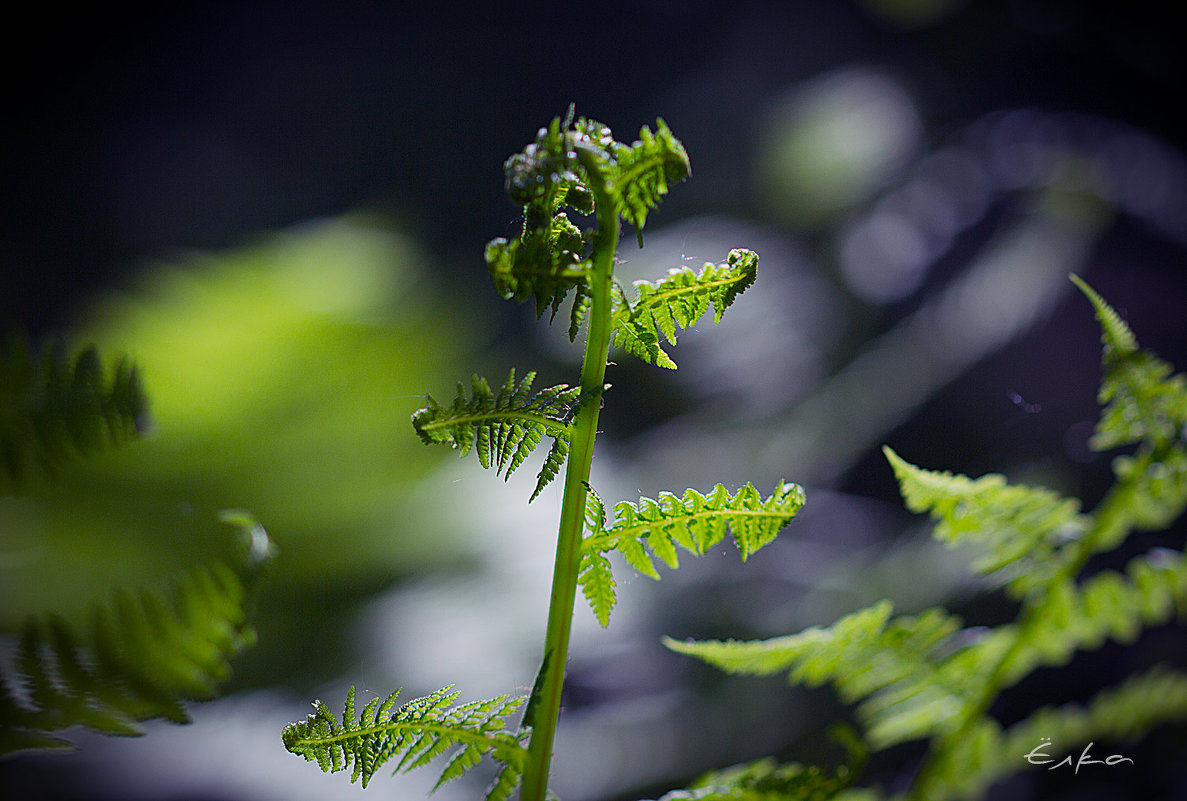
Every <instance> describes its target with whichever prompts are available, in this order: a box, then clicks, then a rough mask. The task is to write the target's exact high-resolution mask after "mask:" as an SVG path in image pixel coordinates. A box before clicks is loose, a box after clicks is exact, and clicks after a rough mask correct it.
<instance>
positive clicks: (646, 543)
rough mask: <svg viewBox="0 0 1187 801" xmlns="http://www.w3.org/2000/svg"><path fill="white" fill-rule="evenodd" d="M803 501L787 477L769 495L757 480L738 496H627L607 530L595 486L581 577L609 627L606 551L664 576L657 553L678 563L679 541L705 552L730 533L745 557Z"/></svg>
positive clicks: (720, 492)
mask: <svg viewBox="0 0 1187 801" xmlns="http://www.w3.org/2000/svg"><path fill="white" fill-rule="evenodd" d="M803 505H804V491H803V489H802V488H801V487H800V486H799V485H797V484H790V483H784V482H780V483H779V485H778V486H776V487H775V491H774V492H773V493H772V494H771V495H770V496H769V497H767V498H763V497H762V495H761V494H760V493H759V491H758V490H756V489H755V488H754V486H753V485H752V484H746V485H745V486H743V487H742V488H740V489H739V490H738V491H737V492H735V493H733V494H731V493H730V492H729V490H727V489H726V488H725V486H724V485H722V484H718V485H717V486H716V487H714V488H713V490H712V491H711V492H710V493H709V494H708V495H702V494H701V493H699V492H697V491H696V490H692V489H688V490H685V491H684V495H683V496H680V497H678V496H676V495H674V494H672V493H670V492H661V493H660V494H659V498H658V499H657V500H653V499H651V498H640V499H639V502H638V503H631V502H629V501H620V502H619V503H617V504H615V506H614V522H613V523H612V524H611V525H610V526H609V527H607V526H606V510H605V506H604V504H603V502H602V500H601V498H599V497H598V495H597V493H595V492H594V491H593V490H592V489H590V490H589V491H588V493H587V496H586V524H587V527H588V529H589V534H587V535H586V537H585V539H584V541H583V543H582V554H581V571H580V574H579V577H578V581H579V583H580V585H581V587H582V591H583V592H584V594H585V597H586V599H587V600H588V601H589V603H590V606H591V608H592V609H593V611H594V614H596V615H597V618H598V621H599V622H600V623H601V624H602V625H603V626H605V625H607V624H608V623H609V620H610V611H611V610H612V609H613V608H614V604H615V600H616V598H615V594H614V586H615V584H614V577H613V575H612V574H611V569H610V562H609V560H607V559H606V557H605V556H604V555H603V554H605V553H606V552H609V551H618V552H619V553H621V554H622V556H623V557H624V558H625V559H626V561H627V562H628V563H629V564H630V565H631V567H633V568H635V569H636V570H638V571H639V572H640V573H644V574H645V575H648V576H650V577H651V578H654V579H658V578H659V573H658V572H657V571H656V569H655V563H654V561H653V560H652V555H654V556H656V557H658V558H659V559H661V560H662V561H663V562H664V563H665V564H667V565H668V567H671V568H676V567H678V566H679V559H678V557H677V551H676V548H677V546H679V547H681V548H684V549H685V550H687V551H689V552H690V553H692V554H694V555H696V556H701V555H703V554H704V553H705V552H706V551H708V550H709V549H710V548H712V547H713V546H714V545H716V544H717V543H719V542H721V540H722V539H723V538H724V537H725V535H726V532H727V530H728V532H729V533H730V534H731V535H732V536H733V539H734V542H735V543H736V544H737V546H738V550H739V551H741V552H742V559H743V560H745V559H746V558H748V557H749V556H750V555H751V554H752V553H754V552H755V551H757V550H758V549H759V548H761V547H763V546H764V545H766V544H767V543H768V542H770V541H771V540H773V539H774V538H775V536H776V535H777V534H778V533H779V529H781V528H783V526H785V525H787V524H788V523H789V522H791V519H792V518H793V517H795V515H796V513H797V512H799V510H800V509H801V508H802V507H803ZM648 550H650V552H651V554H648Z"/></svg>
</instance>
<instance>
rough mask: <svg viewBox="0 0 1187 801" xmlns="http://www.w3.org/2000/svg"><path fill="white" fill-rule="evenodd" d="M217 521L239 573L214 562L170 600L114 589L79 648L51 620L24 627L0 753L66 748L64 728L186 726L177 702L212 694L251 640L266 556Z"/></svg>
mask: <svg viewBox="0 0 1187 801" xmlns="http://www.w3.org/2000/svg"><path fill="white" fill-rule="evenodd" d="M225 519H226V520H227V521H228V522H231V523H234V524H236V525H239V526H240V527H241V535H242V536H243V537H244V538H245V552H246V553H247V555H248V559H247V560H246V562H245V564H244V565H243V566H242V568H241V570H240V572H239V573H236V572H234V571H232V570H231V569H230V568H229V567H227V566H226V565H223V564H221V563H215V564H212V565H210V566H208V567H200V568H197V569H195V570H192V571H190V572H188V573H186V574H184V575H183V576H182V578H181V579H180V580H179V581H178V582H177V583H176V585H175V586H174V592H173V599H172V602H170V601H169V600H167V599H166V597H165V596H163V595H162V594H160V593H158V592H155V591H149V590H143V591H141V592H140V593H138V594H133V593H131V592H128V591H126V590H125V591H120V592H119V593H117V595H116V598H115V602H114V604H113V606H112V607H110V608H108V607H99V608H96V609H95V610H94V613H93V615H92V619H91V625H90V630H89V640H90V642H89V643H87V644H85V645H84V644H82V643H81V642H80V638H79V636H78V635H77V634H75V633H74V632H72V631H71V630H70V629H69V628H68V627H67V626H66V624H65V623H64V622H63V621H62V620H61V619H59V618H58V617H56V616H52V615H51V616H49V617H47V618H46V619H44V620H38V619H32V620H30V621H29V623H28V624H27V626H26V627H25V631H24V634H23V636H22V637H21V641H20V644H19V647H18V652H17V668H18V673H19V675H20V676H21V677H22V679H23V683H24V685H25V689H26V692H27V696H28V698H27V701H28V702H27V703H26V702H23V701H21V700H19V699H18V698H17V697H16V696H14V695H12V694H11V693H10V691H9V688H8V687H7V686H5V685H4V682H3V681H2V679H0V754H6V753H9V752H12V751H17V750H22V749H27V748H70V747H71V744H70V743H69V741H67V740H65V739H63V738H61V737H59V736H58V735H57V734H55V732H58V731H61V730H62V729H66V728H69V727H71V726H84V727H86V728H89V729H92V730H94V731H98V732H101V733H103V734H113V735H126V736H135V735H139V734H141V733H142V731H141V728H140V727H139V726H138V725H137V723H138V722H139V721H143V720H149V719H151V718H166V719H168V720H171V721H173V722H175V723H186V722H187V721H188V720H189V718H188V716H187V715H186V712H185V709H184V707H183V706H182V700H183V699H190V700H206V699H209V698H211V697H213V696H214V694H215V690H216V687H217V685H218V684H220V683H222V682H224V681H226V679H227V678H228V677H229V676H230V666H229V664H228V662H229V659H230V658H231V657H232V656H234V655H235V654H237V653H238V652H239V651H241V650H242V649H244V648H246V647H248V646H250V645H252V644H253V643H254V642H255V632H254V630H253V629H252V628H251V626H250V625H249V624H248V621H247V606H248V600H249V594H250V589H251V584H252V582H253V580H254V576H255V574H256V573H257V571H258V570H259V569H260V567H261V566H262V564H263V563H264V562H265V561H266V560H267V559H268V558H270V556H271V553H272V550H273V549H272V547H271V545H270V543H268V541H267V538H266V535H265V534H264V533H263V528H262V527H260V526H259V525H258V524H256V523H254V521H250V522H249V518H247V517H246V516H245V515H244V513H241V512H237V513H234V514H233V516H225Z"/></svg>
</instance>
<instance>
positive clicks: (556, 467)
mask: <svg viewBox="0 0 1187 801" xmlns="http://www.w3.org/2000/svg"><path fill="white" fill-rule="evenodd" d="M535 378H536V374H535V372H529V373H528V374H527V375H526V376H524V378H523V380H522V381H520V382H519V383H518V384H517V383H516V381H515V370H511V372H510V373H508V375H507V380H506V381H504V382H503V386H502V387H501V388H500V389H499V392H498V394H497V395H496V394H495V393H494V392H492V391H491V388H490V385H489V384H488V383H487V382H486V379H485V378H480V377H479V376H477V375H475V376H474V377H473V380H472V382H471V394H470V397H468V398H467V397H466V391H465V387H463V386H462V383H461V382H460V381H459V382H458V385H457V395H456V396H455V397H454V399H453V403H452V405H450V407H449V408H445V407H443V406H441V404H439V403H438V402H437V401H436V400H434V398H433V396H432V395H429V396H428V397H427V398H426V401H425V402H426V406H424V407H423V408H420V409H417V410H416V411H415V412H413V414H412V425H413V427H414V428H415V429H416V433H417V434H418V435H419V436H420V438H421V440H422V441H423V442H425V443H426V444H430V445H431V444H435V443H440V444H445V445H448V446H449V447H451V448H454V449H456V450H458V451H460V453H461V455H462V456H465V455H466V454H468V453H469V452H470V451H471V450H475V451H477V453H478V461H479V463H480V464H481V465H482V466H483V467H485V468H489V467H491V466H492V465H493V466H494V467H495V472H496V473H502V474H503V477H504V479H507V478H510V477H511V474H512V473H514V472H515V470H516V468H518V467H519V466H520V465H521V464H523V461H524V459H526V458H527V457H528V455H529V454H530V453H531V452H532V451H533V450H535V448H536V446H537V445H539V444H540V440H541V439H542V438H543V437H544V436H545V435H547V436H550V437H552V447H551V448H550V449H549V451H548V455H547V456H546V457H545V459H544V464H543V466H542V467H541V468H540V472H539V474H538V475H537V476H536V489H535V491H534V492H533V493H532V500H535V498H536V496H537V495H539V494H540V491H541V490H543V489H544V487H545V486H547V485H548V483H549V482H550V481H552V479H554V478H555V477H556V475H557V473H558V472H559V471H560V468H561V465H563V464H564V462H565V457H567V456H568V454H569V437H570V436H571V434H572V431H573V428H572V420H573V417H574V415H576V413H577V410H578V409H579V408H580V405H581V403H582V402H583V400H584V398H583V396H582V393H581V390H580V388H578V387H570V386H569V385H567V384H557V385H556V386H553V387H548V388H547V389H542V390H539V391H538V392H536V393H533V392H532V382H533V381H534V380H535Z"/></svg>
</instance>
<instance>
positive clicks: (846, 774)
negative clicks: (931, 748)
mask: <svg viewBox="0 0 1187 801" xmlns="http://www.w3.org/2000/svg"><path fill="white" fill-rule="evenodd" d="M831 735H832V737H833V739H836V740H839V741H840V742H841V743H842V744H843V745H844V746H845V748H846V750H847V751H848V757H847V759H846V760H845V762H844V763H842V764H840V765H837V766H836V768H834V769H831V770H825V769H822V768H820V767H818V766H816V765H802V764H800V763H799V762H787V763H783V764H780V763H779V762H777V761H776V760H775V759H773V758H771V757H766V758H764V759H758V760H755V761H753V762H748V763H746V764H743V765H735V766H733V767H730V768H725V769H722V770H715V771H711V772H710V773H707V774H705V775H704V776H702V777H701V778H699V779H697V780H696V781H695V782H693V784H692V785H691V786H690V787H689V788H688V789H687V790H674V791H672V792H670V793H667V794H666V795H664V796H663V797H662V798H660V799H659V801H824V800H825V799H830V798H838V797H843V798H845V799H847V801H859V799H861V797H862V796H861V795H860V791H856V792H849V786H850V785H851V784H852V783H853V780H854V779H856V778H857V776H858V775H859V774H860V773H861V771H862V768H863V767H864V765H865V762H866V758H867V757H868V755H869V752H868V750H867V749H866V747H865V744H864V743H862V742H861V740H860V739H858V738H857V736H856V735H855V734H854V732H853V731H852V730H851V729H850V728H849V727H848V726H844V725H837V726H834V727H833V729H832V731H831ZM838 794H841V795H838Z"/></svg>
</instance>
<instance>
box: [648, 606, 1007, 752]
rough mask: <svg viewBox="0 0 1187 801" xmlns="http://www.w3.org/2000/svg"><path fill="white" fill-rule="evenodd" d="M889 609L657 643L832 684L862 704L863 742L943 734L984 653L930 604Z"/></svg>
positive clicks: (749, 668)
mask: <svg viewBox="0 0 1187 801" xmlns="http://www.w3.org/2000/svg"><path fill="white" fill-rule="evenodd" d="M891 611H892V606H891V603H890V602H889V601H881V602H879V603H878V604H875V605H874V606H872V607H869V608H867V609H863V610H860V611H858V612H854V613H853V614H850V615H847V616H845V617H843V618H841V619H840V620H838V621H837V622H836V624H834V625H833V626H832V627H830V628H820V627H813V628H810V629H806V630H805V631H803V632H801V633H799V634H794V635H790V636H785V637H775V638H772V639H768V640H758V641H751V642H740V641H736V640H726V641H704V642H681V641H678V640H673V639H671V638H665V640H664V644H665V645H666V646H667V647H668V648H670V649H672V650H673V651H677V652H678V653H683V654H688V655H690V656H694V657H696V658H698V659H700V660H702V661H704V662H707V663H709V664H711V665H714V666H716V667H718V668H720V669H721V670H724V671H725V672H727V673H739V674H747V675H757V676H762V675H771V674H775V673H782V672H785V671H786V672H788V678H789V680H790V681H791V682H793V683H800V684H804V685H807V686H809V687H816V686H819V685H821V684H824V683H826V682H831V683H832V684H833V685H834V686H835V687H836V689H837V692H838V695H839V696H840V697H841V699H842V700H844V701H845V702H846V703H854V702H858V701H861V703H859V704H858V713H859V715H860V716H861V717H862V719H863V721H864V723H865V726H866V733H867V737H868V738H869V742H870V744H871V745H872V746H873V747H875V748H886V747H888V746H890V745H893V744H895V743H899V742H904V741H906V740H910V739H914V738H918V737H923V736H927V735H929V734H934V733H938V732H942V731H946V730H947V728H948V727H949V726H950V725H951V724H952V723H953V722H954V720H955V717H956V715H957V714H958V713H959V712H960V711H961V709H962V708H963V706H964V703H965V699H966V697H967V696H968V695H969V693H970V692H971V689H972V685H975V683H976V681H977V680H976V679H975V676H976V675H977V671H976V670H975V668H976V667H977V664H976V661H985V660H984V654H977V652H976V651H973V650H971V649H972V648H973V647H974V646H967V647H966V648H960V647H958V645H959V643H960V640H959V638H957V637H956V635H957V633H958V632H959V631H960V619H959V618H957V617H955V616H953V615H949V614H948V613H946V612H944V611H943V610H941V609H930V610H928V611H926V612H923V613H921V614H919V615H911V616H903V617H899V618H895V619H893V620H892V619H891V617H890V615H891ZM966 649H967V650H966ZM988 650H989V651H990V652H996V651H997V650H998V649H997V648H996V647H995V648H991V649H988ZM970 657H972V659H970ZM970 661H973V662H974V664H971V665H970ZM970 667H971V668H974V670H970ZM957 668H959V669H957ZM970 677H974V678H970ZM862 699H864V700H862Z"/></svg>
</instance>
